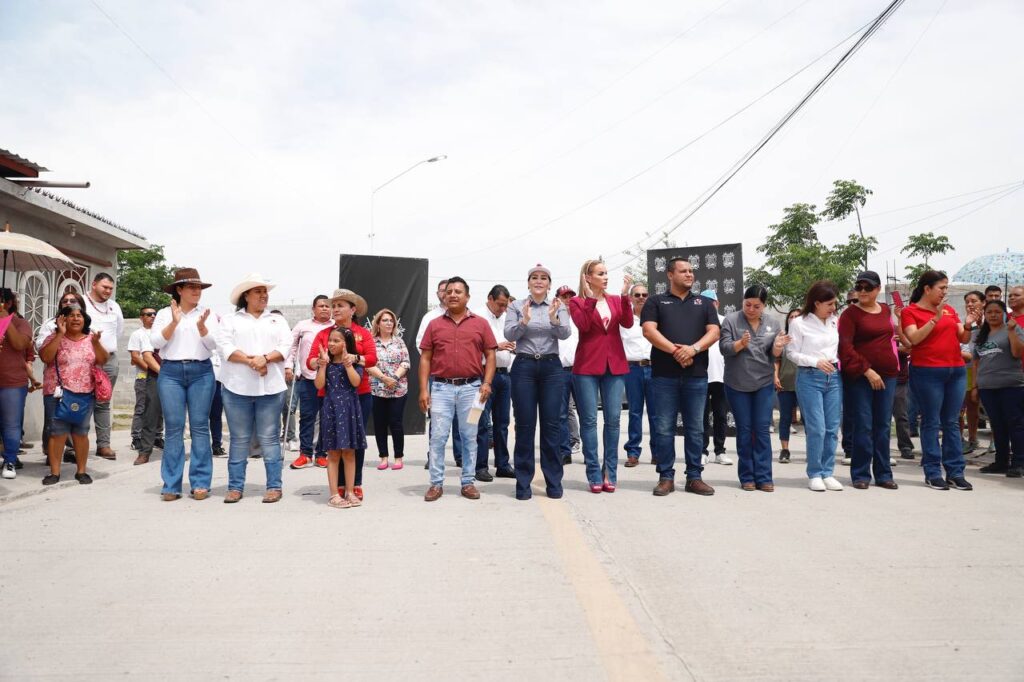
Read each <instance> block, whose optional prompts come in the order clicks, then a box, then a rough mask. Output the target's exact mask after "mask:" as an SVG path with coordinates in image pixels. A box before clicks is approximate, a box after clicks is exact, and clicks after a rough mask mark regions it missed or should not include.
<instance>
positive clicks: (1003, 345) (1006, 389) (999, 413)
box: [972, 300, 1024, 478]
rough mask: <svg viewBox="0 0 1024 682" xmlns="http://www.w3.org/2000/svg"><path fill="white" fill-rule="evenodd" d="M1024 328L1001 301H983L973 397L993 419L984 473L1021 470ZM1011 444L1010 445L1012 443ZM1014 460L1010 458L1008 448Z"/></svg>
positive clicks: (1023, 469)
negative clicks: (992, 453)
mask: <svg viewBox="0 0 1024 682" xmlns="http://www.w3.org/2000/svg"><path fill="white" fill-rule="evenodd" d="M1022 355H1024V332H1022V330H1021V328H1020V326H1019V325H1017V323H1016V322H1015V321H1014V319H1013V316H1010V318H1009V319H1008V320H1007V319H1006V306H1005V305H1004V304H1003V302H1002V301H998V300H997V301H988V302H987V303H985V321H984V322H983V323H982V325H981V328H980V329H978V336H977V338H976V339H975V341H974V367H975V370H974V374H975V377H976V388H974V389H973V390H972V393H974V394H975V398H977V397H980V398H981V404H982V405H984V406H985V413H986V414H987V415H988V418H989V421H990V422H991V423H992V440H993V441H994V442H995V446H996V461H995V462H993V463H992V464H989V465H988V466H984V467H982V468H981V473H983V474H1006V475H1007V476H1008V477H1010V478H1020V477H1021V475H1022V474H1024V367H1022V366H1021V356H1022ZM1011 446H1012V447H1011ZM1011 449H1012V450H1013V461H1010V450H1011Z"/></svg>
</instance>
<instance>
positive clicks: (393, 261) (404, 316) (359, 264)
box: [338, 254, 428, 434]
mask: <svg viewBox="0 0 1024 682" xmlns="http://www.w3.org/2000/svg"><path fill="white" fill-rule="evenodd" d="M427 263H428V261H427V259H425V258H393V257H391V256H363V255H358V254H342V255H341V263H340V265H339V267H338V286H340V287H342V288H344V289H351V290H352V291H354V292H356V293H357V294H359V295H360V296H362V297H363V298H365V299H366V304H367V313H366V318H365V319H362V320H358V323H359V324H361V325H362V326H363V327H366V329H369V328H370V320H372V319H373V315H374V313H376V312H377V311H378V310H380V309H381V308H390V309H391V310H394V311H395V314H396V315H398V324H399V329H400V330H401V331H402V338H403V339H405V344H406V346H408V347H409V357H410V359H411V360H412V369H411V370H409V375H408V376H409V398H408V400H406V403H405V418H404V420H403V424H404V426H405V432H406V433H410V434H419V433H423V432H424V430H425V428H426V421H425V420H424V417H423V413H422V412H420V408H419V395H420V384H419V378H418V377H419V373H418V371H417V370H418V367H419V360H420V354H419V352H418V351H417V350H416V349H415V348H414V346H415V345H416V333H417V331H419V325H420V320H421V319H422V318H423V315H424V314H425V313H426V312H427ZM371 421H372V420H371V419H367V422H371ZM372 426H373V425H372V424H371V425H370V430H369V433H371V434H372V433H373V428H372Z"/></svg>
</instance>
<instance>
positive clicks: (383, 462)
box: [377, 459, 388, 471]
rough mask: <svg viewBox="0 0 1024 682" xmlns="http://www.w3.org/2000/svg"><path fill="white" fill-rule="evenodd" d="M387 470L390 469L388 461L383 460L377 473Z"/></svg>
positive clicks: (378, 466)
mask: <svg viewBox="0 0 1024 682" xmlns="http://www.w3.org/2000/svg"><path fill="white" fill-rule="evenodd" d="M387 468H388V461H387V460H386V459H385V460H381V463H380V464H378V465H377V471H384V470H385V469H387Z"/></svg>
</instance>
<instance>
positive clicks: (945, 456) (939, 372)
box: [910, 364, 967, 478]
mask: <svg viewBox="0 0 1024 682" xmlns="http://www.w3.org/2000/svg"><path fill="white" fill-rule="evenodd" d="M910 390H911V391H913V392H914V398H915V399H916V400H917V406H918V408H919V409H920V411H921V466H922V467H924V476H925V478H942V469H943V468H945V470H946V476H947V477H949V478H958V477H960V476H963V475H964V466H965V462H964V450H963V444H962V443H961V442H960V407H961V406H962V405H963V403H964V393H965V392H966V390H967V368H965V367H963V366H962V365H961V366H960V367H915V366H914V365H913V364H911V365H910ZM940 432H941V433H942V446H941V449H940V446H939V433H940Z"/></svg>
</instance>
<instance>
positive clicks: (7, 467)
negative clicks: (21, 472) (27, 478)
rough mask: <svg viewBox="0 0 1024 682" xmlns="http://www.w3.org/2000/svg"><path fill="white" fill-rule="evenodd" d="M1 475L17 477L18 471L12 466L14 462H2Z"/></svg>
mask: <svg viewBox="0 0 1024 682" xmlns="http://www.w3.org/2000/svg"><path fill="white" fill-rule="evenodd" d="M3 477H4V478H17V477H18V472H17V470H16V469H15V468H14V462H4V471H3Z"/></svg>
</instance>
